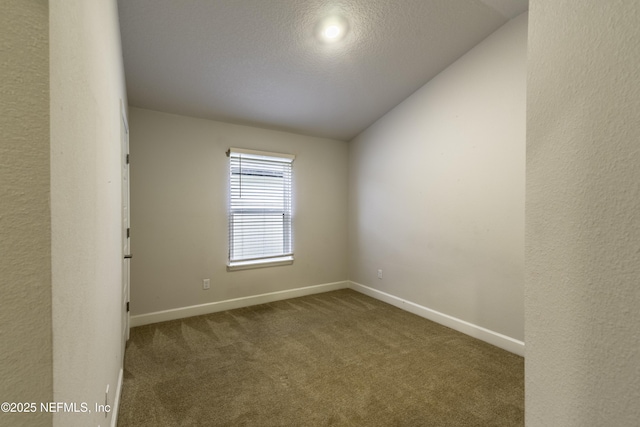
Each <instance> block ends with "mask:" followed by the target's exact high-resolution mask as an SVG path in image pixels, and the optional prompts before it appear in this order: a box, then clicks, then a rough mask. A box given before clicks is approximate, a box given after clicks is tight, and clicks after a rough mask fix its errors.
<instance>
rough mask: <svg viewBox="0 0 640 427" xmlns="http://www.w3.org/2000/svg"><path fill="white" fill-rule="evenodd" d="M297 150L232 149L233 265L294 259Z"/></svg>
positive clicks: (230, 166)
mask: <svg viewBox="0 0 640 427" xmlns="http://www.w3.org/2000/svg"><path fill="white" fill-rule="evenodd" d="M293 160H294V156H293V155H288V154H277V153H266V152H260V151H253V150H244V149H237V148H231V149H229V173H230V175H229V176H230V179H229V183H230V189H229V190H230V192H229V194H230V197H229V267H242V266H255V265H258V266H260V265H261V264H262V265H264V264H268V263H279V262H284V261H288V262H291V261H292V260H293V248H292V245H291V242H292V236H291V172H292V162H293Z"/></svg>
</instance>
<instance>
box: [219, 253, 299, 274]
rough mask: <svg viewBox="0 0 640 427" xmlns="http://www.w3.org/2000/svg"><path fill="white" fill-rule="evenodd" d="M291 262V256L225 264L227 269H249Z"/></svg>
mask: <svg viewBox="0 0 640 427" xmlns="http://www.w3.org/2000/svg"><path fill="white" fill-rule="evenodd" d="M290 264H293V256H287V257H278V258H266V259H261V260H257V261H235V262H229V263H228V264H227V271H239V270H249V269H253V268H264V267H277V266H280V265H290Z"/></svg>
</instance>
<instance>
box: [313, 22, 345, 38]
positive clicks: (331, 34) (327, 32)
mask: <svg viewBox="0 0 640 427" xmlns="http://www.w3.org/2000/svg"><path fill="white" fill-rule="evenodd" d="M346 33H347V21H346V20H345V19H344V18H341V17H338V16H332V17H329V18H326V19H324V20H322V21H321V22H320V24H319V25H318V28H317V31H316V34H317V36H318V38H319V39H320V40H321V41H323V42H325V43H335V42H337V41H339V40H342V38H344V36H345V35H346Z"/></svg>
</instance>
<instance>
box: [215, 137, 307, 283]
mask: <svg viewBox="0 0 640 427" xmlns="http://www.w3.org/2000/svg"><path fill="white" fill-rule="evenodd" d="M226 154H227V157H229V166H228V167H229V170H228V179H229V182H228V185H227V189H228V200H227V212H228V218H227V226H228V229H229V231H228V236H227V244H228V253H227V270H228V271H236V270H246V269H253V268H263V267H273V266H279V265H289V264H293V261H294V255H293V161H294V160H295V155H293V154H283V153H274V152H267V151H258V150H249V149H244V148H229V150H228V151H227V153H226ZM234 159H240V160H239V161H240V164H241V162H242V159H247V160H248V161H249V162H254V163H257V164H258V165H257V166H259V163H260V162H264V165H263V166H265V167H266V165H268V164H269V163H271V164H282V165H283V166H284V167H286V164H289V168H290V169H289V170H288V171H286V170H285V169H283V171H285V173H289V174H290V176H289V177H288V179H287V178H286V177H285V176H284V175H283V180H284V181H283V190H284V191H285V200H284V201H283V207H282V209H278V208H273V209H269V208H268V207H267V208H265V207H260V208H246V207H244V208H238V207H236V208H234V200H239V199H237V198H236V199H234V196H233V194H234V187H233V186H234V177H233V175H234V171H233V169H234ZM236 167H237V166H236ZM257 170H259V169H257ZM265 171H267V169H265ZM239 175H244V174H242V173H240V174H239ZM247 175H251V174H247ZM253 176H256V175H253ZM265 176H267V175H265ZM236 185H237V183H236ZM241 186H242V180H241V178H240V187H241ZM267 186H268V184H267ZM287 187H288V188H287ZM287 191H288V192H287ZM254 213H255V215H257V216H258V215H265V214H267V215H268V214H279V213H282V215H283V230H282V238H283V243H282V244H283V253H282V254H278V255H274V256H270V255H269V256H264V257H256V258H248V257H247V258H242V259H232V254H233V252H234V233H235V232H236V228H235V227H234V216H236V215H239V214H245V215H246V214H254ZM263 230H264V229H263ZM287 249H288V250H287Z"/></svg>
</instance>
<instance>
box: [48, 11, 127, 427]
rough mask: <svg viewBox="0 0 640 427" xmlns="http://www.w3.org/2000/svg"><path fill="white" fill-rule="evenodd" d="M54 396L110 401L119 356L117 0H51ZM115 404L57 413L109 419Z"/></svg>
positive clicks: (67, 424) (66, 420) (77, 420)
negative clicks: (109, 410)
mask: <svg viewBox="0 0 640 427" xmlns="http://www.w3.org/2000/svg"><path fill="white" fill-rule="evenodd" d="M49 23H50V45H51V56H50V62H51V74H50V79H51V80H50V81H51V218H52V220H51V228H52V246H51V251H52V254H51V255H52V281H53V286H52V294H53V304H52V308H53V343H54V348H53V350H54V353H53V361H54V399H55V400H56V401H64V402H87V403H88V404H89V405H90V406H93V405H94V404H95V403H100V404H103V403H104V401H105V390H106V387H107V385H109V389H110V393H109V404H110V405H113V403H114V395H115V392H116V388H117V380H118V374H119V371H120V368H121V366H122V357H121V352H122V346H121V342H120V339H121V336H120V335H121V334H120V331H121V316H122V310H123V306H122V304H121V294H122V292H121V286H122V285H121V280H122V239H121V235H122V232H121V209H122V200H121V197H122V196H121V160H120V154H121V145H120V144H121V143H120V122H121V114H120V99H121V98H122V100H123V101H124V104H125V105H126V102H127V100H126V95H125V92H124V73H123V66H122V53H121V47H120V35H119V34H120V33H119V29H118V12H117V7H116V2H115V0H109V1H99V2H93V1H87V0H65V1H59V2H51V4H50V21H49ZM111 416H112V414H109V415H108V416H107V417H105V415H104V414H102V413H96V412H95V411H93V413H90V414H89V413H87V414H75V413H57V414H56V415H55V416H54V425H56V426H60V427H63V426H64V427H72V426H97V425H98V424H100V425H102V426H103V427H104V426H107V425H109V424H110V422H111Z"/></svg>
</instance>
